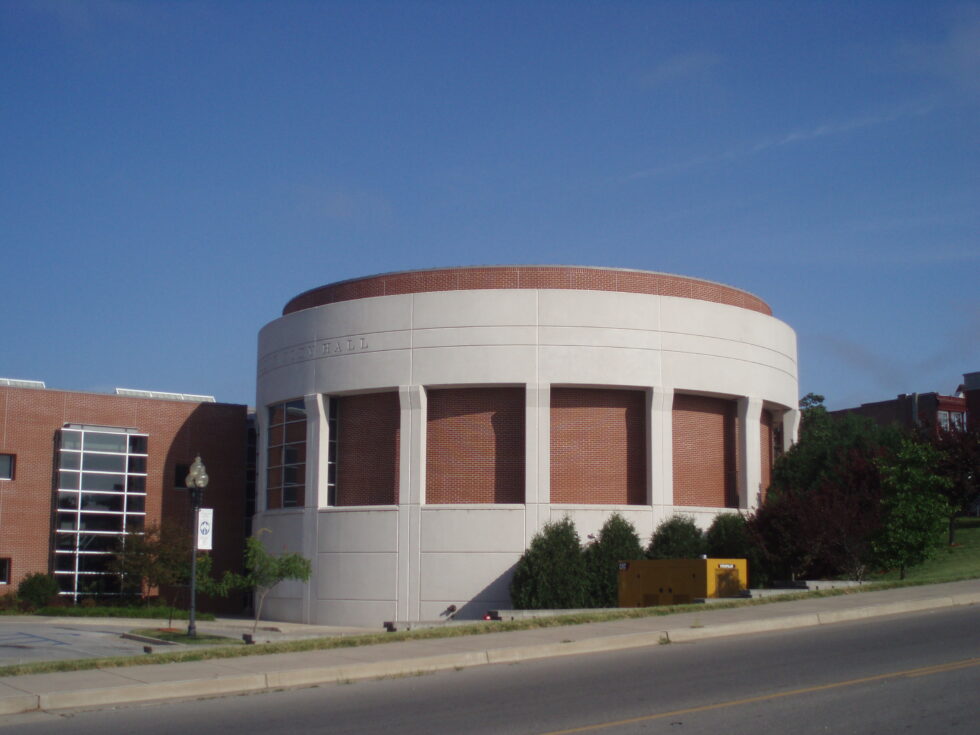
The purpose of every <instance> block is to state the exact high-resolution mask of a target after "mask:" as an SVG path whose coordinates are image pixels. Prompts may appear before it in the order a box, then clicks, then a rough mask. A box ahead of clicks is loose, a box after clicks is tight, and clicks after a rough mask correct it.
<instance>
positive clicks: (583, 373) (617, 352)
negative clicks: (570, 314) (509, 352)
mask: <svg viewBox="0 0 980 735" xmlns="http://www.w3.org/2000/svg"><path fill="white" fill-rule="evenodd" d="M539 356H540V357H539V367H538V370H539V372H538V376H539V379H540V380H541V382H549V383H556V384H559V385H568V384H574V383H583V384H586V385H626V386H638V387H642V386H649V385H653V383H654V380H655V378H656V377H657V376H659V375H660V353H658V352H656V351H654V350H631V349H615V348H609V347H548V346H541V347H540V348H539Z"/></svg>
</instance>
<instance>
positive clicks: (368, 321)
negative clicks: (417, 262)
mask: <svg viewBox="0 0 980 735" xmlns="http://www.w3.org/2000/svg"><path fill="white" fill-rule="evenodd" d="M308 312H312V313H313V314H314V315H315V319H316V323H317V331H316V332H315V334H314V336H315V337H316V338H317V339H322V338H324V337H336V336H337V335H343V334H360V333H377V332H395V331H399V330H408V329H411V328H412V296H411V295H410V294H399V295H395V296H377V297H372V298H367V299H353V300H351V301H338V302H337V303H335V304H327V305H325V306H318V307H315V308H313V309H308V310H307V311H305V312H297V313H296V315H299V314H305V313H308ZM290 316H293V315H290ZM285 318H287V319H288V318H289V317H285Z"/></svg>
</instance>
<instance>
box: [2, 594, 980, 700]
mask: <svg viewBox="0 0 980 735" xmlns="http://www.w3.org/2000/svg"><path fill="white" fill-rule="evenodd" d="M974 604H980V592H976V593H967V594H961V595H954V596H951V597H937V598H933V599H929V600H904V601H900V602H886V603H881V604H878V605H868V606H865V607H858V608H853V609H850V610H841V611H834V612H826V613H808V614H799V615H785V616H782V617H778V618H769V619H762V620H747V621H741V622H737V623H723V624H719V625H710V624H708V625H705V626H704V627H700V628H669V627H666V628H664V629H661V630H656V631H650V632H644V633H627V634H622V635H612V636H604V637H601V638H585V639H583V640H577V641H576V640H569V641H566V642H562V643H543V644H538V645H531V646H514V647H511V648H499V649H485V650H477V651H468V652H462V653H451V654H441V655H436V656H424V657H420V658H407V659H396V660H393V661H377V662H371V663H361V664H347V665H336V666H325V667H310V668H305V669H295V670H291V671H290V670H286V671H274V672H267V673H264V674H229V675H225V676H219V677H215V678H209V679H188V680H185V681H176V682H155V683H153V684H152V685H149V684H142V683H140V684H128V685H119V686H109V687H105V688H102V689H82V690H78V691H72V692H55V693H50V694H27V693H25V694H20V695H12V696H8V697H2V698H0V715H8V714H22V713H26V712H33V711H37V710H59V709H73V708H80V707H98V706H107V705H114V704H131V703H135V702H158V701H165V700H172V699H187V698H200V697H209V696H220V695H228V694H243V693H255V692H262V691H271V690H275V689H284V688H293V687H305V686H315V685H317V684H332V683H336V682H344V681H357V680H363V679H374V678H385V677H390V678H396V677H402V676H412V675H415V674H420V673H431V672H436V671H444V670H447V669H457V668H470V667H473V666H486V665H489V664H502V663H517V662H521V661H532V660H536V659H543V658H553V657H558V656H572V655H578V654H583V653H599V652H603V651H618V650H623V649H627V648H641V647H644V646H654V645H661V644H663V643H667V642H670V643H682V642H691V641H696V640H704V639H710V638H721V637H724V636H731V635H747V634H752V633H763V632H772V631H778V630H791V629H799V628H810V627H816V626H820V625H831V624H834V623H841V622H848V621H854V620H863V619H867V618H872V617H884V616H887V615H897V614H901V613H911V612H923V611H927V610H938V609H945V608H953V607H961V606H966V605H974Z"/></svg>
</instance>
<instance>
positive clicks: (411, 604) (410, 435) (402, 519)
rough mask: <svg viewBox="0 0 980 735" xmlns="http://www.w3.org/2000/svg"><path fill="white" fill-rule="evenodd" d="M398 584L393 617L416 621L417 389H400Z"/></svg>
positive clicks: (420, 492) (420, 483) (420, 484)
mask: <svg viewBox="0 0 980 735" xmlns="http://www.w3.org/2000/svg"><path fill="white" fill-rule="evenodd" d="M398 400H399V406H400V410H401V418H400V426H399V428H400V435H401V440H400V442H399V472H398V582H397V591H396V599H395V609H396V611H397V615H396V617H397V618H398V619H400V620H417V619H418V617H419V607H420V602H419V590H420V584H421V582H420V580H421V522H422V508H421V504H422V503H423V502H425V425H426V424H425V422H426V396H425V389H424V388H423V387H422V386H420V385H408V386H400V387H399V389H398Z"/></svg>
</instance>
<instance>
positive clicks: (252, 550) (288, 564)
mask: <svg viewBox="0 0 980 735" xmlns="http://www.w3.org/2000/svg"><path fill="white" fill-rule="evenodd" d="M263 531H264V532H266V533H268V529H264V528H263V529H261V530H260V531H259V533H258V534H256V535H255V536H250V537H249V538H248V539H246V540H245V575H244V576H243V577H239V578H238V579H235V576H234V575H230V574H226V575H225V580H224V581H223V583H221V586H222V587H224V588H225V589H228V588H230V587H232V586H239V587H242V588H244V589H251V590H253V591H254V592H255V622H254V624H253V625H252V632H253V633H254V632H255V630H256V628H258V626H259V619H260V618H261V616H262V604H263V603H264V602H265V598H266V597H267V596H268V594H269V592H271V591H272V588H273V587H275V586H276V585H277V584H279V583H280V582H284V581H286V580H287V579H295V580H298V581H300V582H305V581H307V580H308V579H309V578H310V574H312V573H313V566H312V564H310V560H309V559H307V558H305V557H304V556H302V555H301V554H297V553H296V552H294V551H289V552H284V553H282V554H280V555H279V556H273V555H272V554H270V553H269V552H268V551H267V550H266V548H265V546H264V545H263V544H262V541H260V540H259V538H258V536H259V534H261V533H262V532H263ZM235 582H238V584H237V585H236V584H235Z"/></svg>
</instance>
